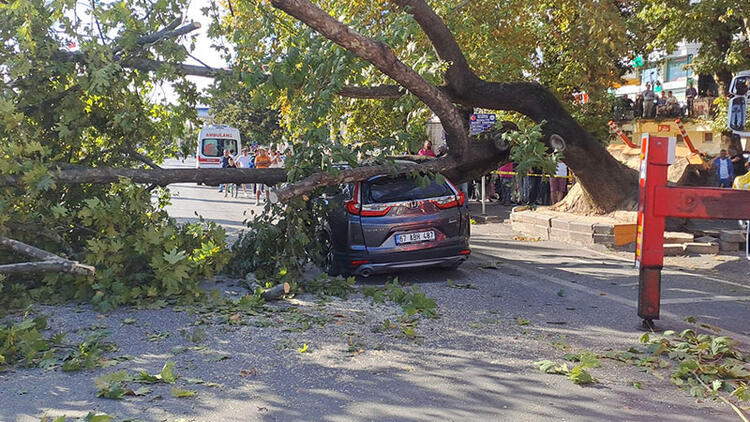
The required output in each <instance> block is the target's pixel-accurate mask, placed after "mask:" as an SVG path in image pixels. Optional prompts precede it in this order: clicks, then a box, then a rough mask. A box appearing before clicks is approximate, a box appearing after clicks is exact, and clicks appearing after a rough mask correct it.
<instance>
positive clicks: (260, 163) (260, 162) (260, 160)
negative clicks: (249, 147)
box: [255, 148, 271, 205]
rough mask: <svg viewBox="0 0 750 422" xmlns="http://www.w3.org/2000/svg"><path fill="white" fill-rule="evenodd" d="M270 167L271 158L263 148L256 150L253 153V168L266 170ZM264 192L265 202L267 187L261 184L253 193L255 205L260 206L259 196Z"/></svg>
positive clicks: (267, 193)
mask: <svg viewBox="0 0 750 422" xmlns="http://www.w3.org/2000/svg"><path fill="white" fill-rule="evenodd" d="M270 166H271V157H269V156H268V154H267V153H266V150H265V148H258V150H257V151H256V152H255V168H259V169H267V168H269V167H270ZM261 192H265V194H266V200H268V195H269V192H268V187H266V185H263V184H261V185H260V186H259V188H258V190H257V191H255V205H260V194H261Z"/></svg>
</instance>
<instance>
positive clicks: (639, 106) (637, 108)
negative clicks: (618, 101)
mask: <svg viewBox="0 0 750 422" xmlns="http://www.w3.org/2000/svg"><path fill="white" fill-rule="evenodd" d="M633 115H634V116H635V118H638V119H640V118H641V117H643V95H641V94H638V95H636V97H635V104H634V105H633Z"/></svg>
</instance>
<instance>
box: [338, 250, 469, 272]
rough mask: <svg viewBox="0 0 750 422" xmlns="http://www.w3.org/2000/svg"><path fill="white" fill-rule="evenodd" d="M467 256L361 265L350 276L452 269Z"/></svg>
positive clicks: (467, 256)
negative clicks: (428, 268) (422, 269)
mask: <svg viewBox="0 0 750 422" xmlns="http://www.w3.org/2000/svg"><path fill="white" fill-rule="evenodd" d="M468 258H469V255H456V256H446V257H443V258H432V259H422V260H418V261H396V262H384V263H380V264H363V265H360V266H358V267H357V268H356V269H355V270H354V271H352V275H359V276H363V277H369V276H371V275H373V274H383V273H389V272H393V271H398V270H408V269H414V268H425V267H454V266H458V265H461V264H462V263H463V262H464V261H466V260H467V259H468Z"/></svg>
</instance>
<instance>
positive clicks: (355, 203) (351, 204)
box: [344, 183, 360, 215]
mask: <svg viewBox="0 0 750 422" xmlns="http://www.w3.org/2000/svg"><path fill="white" fill-rule="evenodd" d="M352 198H354V199H352V200H350V201H346V202H344V207H346V210H347V211H349V214H354V215H359V212H360V205H359V183H355V184H354V194H353V195H352Z"/></svg>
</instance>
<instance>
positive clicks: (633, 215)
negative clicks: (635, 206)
mask: <svg viewBox="0 0 750 422" xmlns="http://www.w3.org/2000/svg"><path fill="white" fill-rule="evenodd" d="M614 217H615V220H617V221H622V222H623V223H629V224H637V223H638V211H615V212H614Z"/></svg>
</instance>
